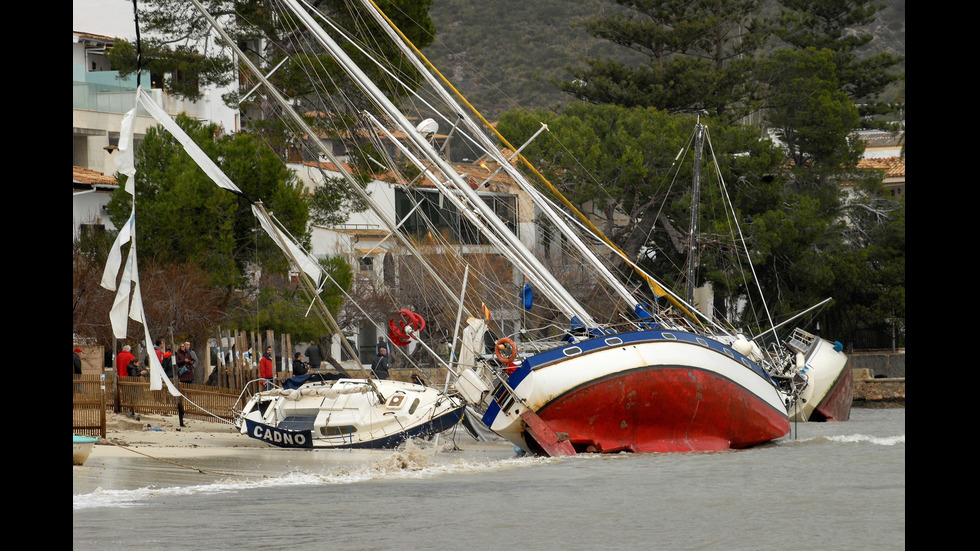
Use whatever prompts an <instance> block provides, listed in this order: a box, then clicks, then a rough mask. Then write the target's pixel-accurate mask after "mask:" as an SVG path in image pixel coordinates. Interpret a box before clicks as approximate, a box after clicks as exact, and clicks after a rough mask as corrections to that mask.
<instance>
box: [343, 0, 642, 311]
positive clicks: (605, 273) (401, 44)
mask: <svg viewBox="0 0 980 551" xmlns="http://www.w3.org/2000/svg"><path fill="white" fill-rule="evenodd" d="M361 1H362V4H363V5H364V7H365V9H367V10H368V12H370V13H371V15H372V16H373V17H374V20H375V21H376V22H377V23H378V25H379V26H380V27H381V28H382V29H384V31H385V33H386V34H387V35H388V38H390V39H391V41H392V42H393V43H394V44H395V45H396V46H397V47H398V49H399V50H400V51H401V52H402V55H403V56H405V58H406V59H408V60H410V61H411V62H412V65H414V66H415V69H416V70H417V71H418V72H419V73H420V74H422V75H423V76H424V77H425V79H426V81H428V82H429V84H430V85H431V86H432V89H433V90H434V91H436V92H437V93H438V94H439V97H440V98H441V99H442V101H444V102H445V103H446V105H448V106H450V107H451V108H452V109H453V110H454V111H455V112H456V113H457V116H458V117H459V119H460V120H461V121H462V122H463V124H464V125H466V127H467V128H468V129H469V130H470V132H471V133H472V135H473V137H474V138H475V139H476V140H477V142H478V143H479V145H480V146H481V147H482V148H483V150H484V151H486V152H487V153H488V154H489V155H490V156H491V157H492V158H493V159H494V161H496V162H497V164H498V165H500V168H498V170H501V169H502V170H504V171H505V172H506V173H507V175H508V176H510V177H511V178H512V179H513V180H514V182H515V183H516V184H517V185H518V187H520V188H521V190H522V191H524V192H525V193H527V194H528V195H529V196H530V197H531V199H532V200H533V201H534V204H535V205H537V206H538V207H539V208H540V209H541V211H542V212H543V213H544V214H545V216H546V217H547V218H548V220H549V221H550V222H551V223H552V224H554V225H555V226H556V227H557V228H558V229H559V230H560V231H561V232H562V234H564V235H565V237H566V238H568V240H569V243H571V245H572V246H573V247H574V248H575V249H576V250H577V251H578V252H579V253H580V254H582V256H583V257H584V258H585V261H586V262H588V263H589V264H590V265H591V266H592V267H593V268H595V269H596V270H597V271H598V272H599V275H600V277H601V278H602V279H603V281H605V282H606V283H607V284H608V285H609V286H610V287H612V289H613V290H614V291H615V292H616V293H617V294H619V296H620V297H621V298H622V299H623V300H624V301H625V302H626V303H627V304H629V305H630V307H631V308H635V307H636V306H637V304H639V301H637V300H636V297H635V296H633V294H632V293H631V292H630V291H629V289H627V288H626V286H625V285H623V284H622V283H621V282H620V281H619V280H618V279H617V278H616V276H614V275H613V274H612V272H610V271H609V269H608V268H607V267H606V265H605V264H603V263H602V261H601V260H599V258H598V257H597V256H596V255H595V253H594V252H593V251H592V250H591V249H590V248H589V247H588V246H587V245H586V244H585V243H584V242H583V241H582V239H581V238H580V237H579V236H578V234H576V233H575V232H574V231H573V230H572V228H571V227H570V226H569V225H568V224H567V223H566V222H565V220H564V218H562V217H561V216H559V215H558V213H557V212H555V210H554V207H553V206H552V205H551V204H550V203H549V202H547V201H544V200H543V198H542V197H541V192H539V191H538V190H537V189H536V188H535V187H534V186H533V185H531V183H530V182H528V181H527V179H526V178H525V177H524V175H523V174H522V173H521V172H520V171H519V170H517V169H516V168H515V167H514V166H513V165H512V164H510V159H506V158H504V156H503V155H502V154H501V153H500V151H499V150H498V149H497V147H496V146H495V145H494V144H493V142H491V141H490V138H489V137H488V136H487V135H486V133H485V132H484V131H483V129H482V128H481V127H480V125H478V124H477V123H476V121H474V120H473V118H472V117H470V116H469V115H468V114H467V113H466V110H464V109H463V107H462V106H461V105H459V103H458V102H457V101H456V100H455V99H453V97H452V96H451V95H450V94H449V92H448V91H447V90H446V89H445V87H444V86H443V85H442V84H441V83H440V82H439V81H438V80H436V79H435V77H434V76H433V75H432V73H431V72H430V71H429V70H428V68H427V67H426V66H425V64H423V63H422V61H421V60H420V59H419V58H418V56H416V55H415V53H414V52H413V51H412V50H411V49H410V48H409V47H408V45H407V44H405V41H404V40H402V38H401V36H399V35H398V33H397V32H396V30H395V29H394V28H393V26H392V23H391V21H390V20H388V18H387V17H385V16H384V14H383V13H381V10H380V9H379V8H378V7H377V5H375V4H374V2H373V1H371V0H361ZM545 129H546V127H545ZM539 132H540V131H539ZM519 154H520V149H517V151H516V152H515V155H519Z"/></svg>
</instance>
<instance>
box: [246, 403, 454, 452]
mask: <svg viewBox="0 0 980 551" xmlns="http://www.w3.org/2000/svg"><path fill="white" fill-rule="evenodd" d="M462 417H463V408H462V407H460V408H458V409H455V410H453V411H450V412H449V413H446V414H444V415H442V416H440V417H436V418H435V419H433V420H431V421H429V422H427V423H423V424H421V425H418V426H416V427H413V428H410V429H407V430H404V431H402V432H399V433H397V434H393V435H390V436H386V437H384V438H379V439H377V440H371V441H368V442H358V443H356V444H350V443H345V444H338V445H328V446H317V445H316V441H317V439H315V438H313V437H312V435H311V431H296V430H286V429H278V428H276V427H272V426H269V425H265V424H262V423H258V422H256V421H252V420H250V419H246V420H245V425H246V427H247V429H248V436H250V437H252V438H255V439H256V440H261V441H262V442H265V443H266V444H272V445H273V446H278V447H280V448H299V449H382V448H394V447H395V446H397V445H399V444H401V443H402V442H404V441H405V440H408V439H410V438H417V437H425V436H429V435H431V434H435V433H437V432H442V431H444V430H446V429H448V428H450V427H452V426H453V425H455V424H456V423H458V422H459V420H460V419H462ZM256 431H258V432H256Z"/></svg>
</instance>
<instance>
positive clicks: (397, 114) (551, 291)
mask: <svg viewBox="0 0 980 551" xmlns="http://www.w3.org/2000/svg"><path fill="white" fill-rule="evenodd" d="M284 3H285V4H286V5H287V7H289V9H290V11H292V12H293V13H294V14H295V15H296V17H297V18H299V20H300V21H301V22H302V24H303V25H304V26H305V27H306V28H307V29H308V30H309V31H310V32H312V33H313V35H314V37H315V38H316V39H317V41H318V42H319V43H320V45H321V46H323V47H324V48H326V49H327V51H328V52H329V54H330V55H331V57H333V58H334V60H335V61H337V63H338V64H340V65H341V67H343V69H344V71H345V72H346V73H347V74H348V76H349V77H350V78H351V79H352V80H353V81H354V83H355V84H356V85H357V86H358V87H359V88H361V90H363V91H364V92H365V93H366V94H367V95H368V96H370V97H371V99H372V100H373V101H374V102H375V104H376V105H377V106H378V107H379V108H381V109H382V110H383V111H384V112H385V114H386V115H387V116H388V117H389V118H390V119H391V120H392V121H394V122H395V123H396V124H397V125H398V126H399V127H400V128H401V130H402V131H403V132H405V135H406V137H407V138H408V139H409V140H411V142H412V144H413V145H414V146H415V147H416V148H417V149H418V150H419V151H421V152H423V153H424V154H425V156H426V159H427V160H428V161H429V162H431V163H432V164H433V165H434V166H435V167H436V168H438V170H439V171H440V172H442V173H443V175H444V176H446V177H447V178H448V179H449V181H450V182H452V185H453V187H454V188H455V190H456V191H458V192H459V193H461V194H462V195H463V196H464V197H465V198H466V200H467V202H468V203H469V204H470V205H472V206H473V207H474V208H475V209H476V211H478V212H479V213H480V215H481V216H482V217H483V219H484V221H485V223H486V224H487V225H488V226H489V227H490V228H492V229H493V231H494V232H495V233H496V234H497V236H498V237H499V238H500V239H501V241H502V242H503V244H504V246H503V247H502V248H501V253H502V254H504V255H505V256H507V257H508V258H510V259H512V260H513V259H514V258H518V259H520V260H521V261H523V262H524V263H526V264H527V265H528V266H529V267H530V269H531V270H532V271H533V272H534V273H535V274H536V275H537V277H539V278H540V279H541V280H542V281H543V282H544V284H545V285H544V286H543V288H542V291H543V292H544V293H546V294H547V295H548V296H549V297H551V298H552V299H553V300H554V301H555V302H556V303H558V304H562V305H563V310H565V314H566V315H568V316H569V317H571V318H576V317H577V318H578V320H579V321H580V322H581V323H582V324H583V325H585V326H586V327H596V326H597V325H598V324H597V323H596V322H595V320H594V319H593V318H592V316H591V315H589V313H588V312H587V311H586V310H585V309H584V308H583V307H582V306H581V305H580V304H579V303H578V301H577V300H575V298H574V297H572V296H571V294H570V293H569V292H568V290H567V289H565V288H564V287H562V285H561V284H560V283H558V281H557V280H556V279H555V278H554V276H553V275H552V274H551V273H550V272H549V271H548V270H547V269H545V267H544V266H543V265H541V263H540V261H538V259H537V258H535V256H534V255H533V253H531V251H530V250H528V249H527V247H526V246H524V244H523V243H522V242H521V241H520V239H518V238H517V236H516V235H514V234H513V232H511V231H510V229H509V228H507V227H506V225H505V224H504V223H503V222H502V221H501V220H500V219H499V218H498V217H497V215H496V214H495V213H494V212H493V209H491V208H490V207H489V206H488V205H487V204H486V203H485V202H484V201H483V199H482V198H480V197H479V196H478V195H477V193H476V192H475V191H473V189H471V188H470V186H469V185H468V184H467V183H466V182H464V181H463V180H462V178H461V177H460V176H459V174H457V173H456V171H455V170H453V168H452V167H451V166H450V165H449V163H448V162H447V161H446V160H445V159H443V158H442V157H441V156H440V155H439V154H438V152H436V151H435V150H434V149H433V148H432V146H431V145H430V144H429V143H428V141H427V140H426V139H425V138H424V137H423V136H422V135H421V134H420V133H419V132H418V130H416V128H415V126H414V125H413V124H411V123H410V122H409V121H408V119H406V118H405V115H404V114H402V113H401V111H399V110H398V109H397V108H396V107H395V106H394V104H393V103H392V102H391V101H390V100H389V99H388V98H387V97H386V96H385V95H384V93H383V92H381V90H380V89H378V87H377V86H376V85H375V84H374V82H372V81H371V80H370V79H369V78H368V77H367V75H365V74H364V72H363V71H362V70H361V69H360V68H359V67H358V66H357V65H356V64H355V63H354V62H353V60H351V59H350V57H349V56H348V55H347V54H346V53H345V52H344V51H343V49H341V48H340V46H339V45H338V44H337V43H336V42H335V41H334V40H333V38H331V37H330V35H329V34H327V32H326V31H324V30H323V28H322V27H320V26H319V25H318V24H317V23H316V22H315V21H314V20H313V17H312V16H311V15H310V14H309V13H308V12H307V11H306V10H305V9H303V7H302V6H300V4H299V2H298V1H297V0H284Z"/></svg>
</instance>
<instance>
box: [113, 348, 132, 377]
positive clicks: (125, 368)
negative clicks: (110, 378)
mask: <svg viewBox="0 0 980 551" xmlns="http://www.w3.org/2000/svg"><path fill="white" fill-rule="evenodd" d="M131 350H132V347H131V346H129V345H128V344H127V345H126V346H124V347H123V348H122V352H120V353H118V354H116V375H118V376H119V377H128V376H129V364H131V363H132V362H134V361H136V356H133V353H132V352H130V351H131Z"/></svg>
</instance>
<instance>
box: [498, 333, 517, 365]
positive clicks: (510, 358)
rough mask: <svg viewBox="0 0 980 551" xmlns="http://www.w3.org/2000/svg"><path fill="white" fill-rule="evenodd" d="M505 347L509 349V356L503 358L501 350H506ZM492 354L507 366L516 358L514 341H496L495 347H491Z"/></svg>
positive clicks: (505, 339)
mask: <svg viewBox="0 0 980 551" xmlns="http://www.w3.org/2000/svg"><path fill="white" fill-rule="evenodd" d="M507 347H510V355H509V356H507V357H504V355H503V354H502V353H501V350H503V349H506V348H507ZM493 353H494V355H496V356H497V359H498V360H500V361H501V362H503V363H504V364H509V363H510V362H512V361H514V359H515V358H517V345H516V344H514V341H512V340H510V339H508V338H507V337H504V338H502V339H500V340H499V341H497V345H496V346H494V347H493Z"/></svg>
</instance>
